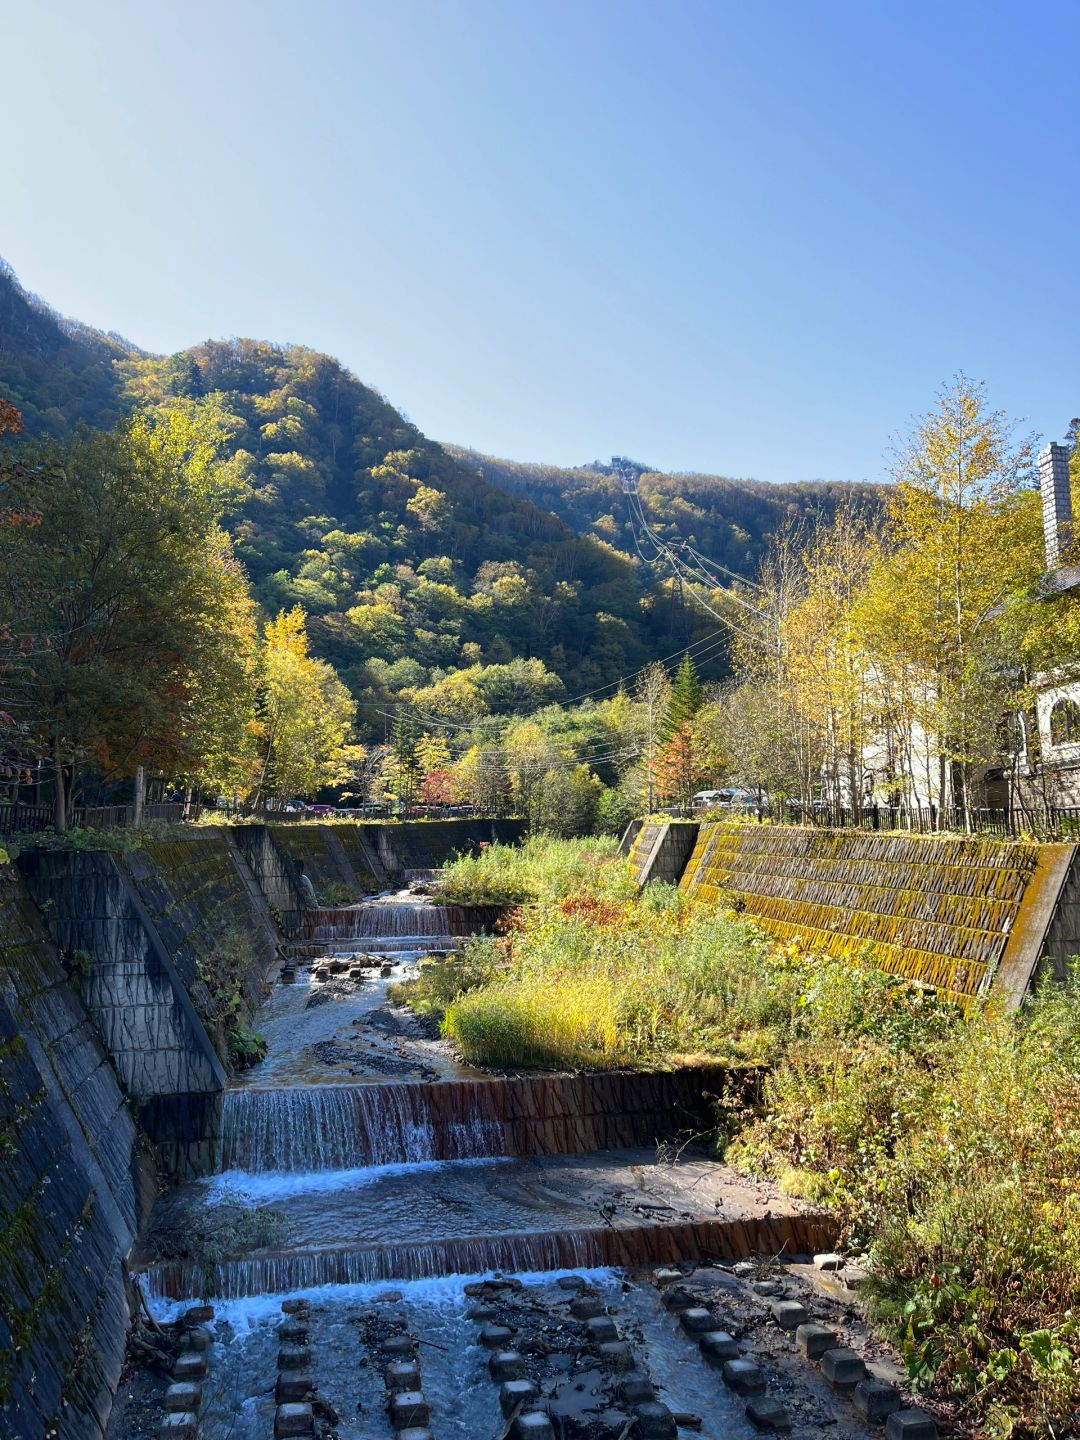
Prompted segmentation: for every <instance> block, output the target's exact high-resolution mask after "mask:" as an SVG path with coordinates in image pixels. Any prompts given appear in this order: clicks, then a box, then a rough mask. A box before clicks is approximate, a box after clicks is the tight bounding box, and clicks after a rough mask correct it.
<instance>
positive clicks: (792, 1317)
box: [769, 1300, 807, 1330]
mask: <svg viewBox="0 0 1080 1440" xmlns="http://www.w3.org/2000/svg"><path fill="white" fill-rule="evenodd" d="M769 1309H770V1310H771V1311H772V1317H773V1319H774V1320H775V1321H776V1323H777V1325H779V1326H780V1329H781V1330H797V1329H798V1328H799V1326H800V1325H805V1324H806V1320H807V1315H806V1306H805V1305H800V1304H799V1302H798V1300H774V1301H773V1303H772V1304H771V1305H770V1306H769Z"/></svg>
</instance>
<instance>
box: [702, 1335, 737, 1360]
mask: <svg viewBox="0 0 1080 1440" xmlns="http://www.w3.org/2000/svg"><path fill="white" fill-rule="evenodd" d="M698 1344H699V1345H700V1346H701V1353H702V1355H704V1357H705V1359H706V1360H707V1361H708V1363H709V1364H710V1365H714V1366H715V1367H716V1368H717V1369H718V1370H719V1368H720V1366H721V1365H723V1363H724V1361H725V1360H736V1359H738V1355H739V1342H738V1341H737V1340H736V1339H735V1337H734V1336H733V1335H729V1334H728V1333H727V1331H726V1330H706V1332H705V1334H704V1335H699V1336H698Z"/></svg>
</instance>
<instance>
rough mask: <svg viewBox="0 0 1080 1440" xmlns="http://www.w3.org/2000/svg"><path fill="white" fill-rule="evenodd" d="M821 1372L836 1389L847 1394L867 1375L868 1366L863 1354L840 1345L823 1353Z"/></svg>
mask: <svg viewBox="0 0 1080 1440" xmlns="http://www.w3.org/2000/svg"><path fill="white" fill-rule="evenodd" d="M821 1373H822V1375H823V1376H824V1377H825V1379H826V1380H827V1381H828V1382H829V1384H830V1385H831V1386H832V1387H833V1389H834V1390H839V1391H840V1392H841V1393H842V1394H847V1393H849V1392H850V1391H852V1390H854V1389H855V1386H856V1385H857V1384H858V1383H859V1381H860V1380H861V1379H862V1378H863V1377H864V1376H865V1374H866V1366H865V1364H864V1363H863V1358H862V1356H861V1355H857V1354H856V1353H855V1351H854V1350H848V1349H847V1348H846V1347H845V1346H843V1345H840V1346H838V1347H837V1348H836V1349H835V1350H826V1351H825V1353H824V1355H822V1357H821Z"/></svg>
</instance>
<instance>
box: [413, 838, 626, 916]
mask: <svg viewBox="0 0 1080 1440" xmlns="http://www.w3.org/2000/svg"><path fill="white" fill-rule="evenodd" d="M618 848H619V842H618V840H616V839H615V838H614V837H613V836H610V835H601V836H594V837H591V838H589V839H587V840H559V839H556V838H555V837H554V836H552V835H534V836H533V837H532V838H531V839H528V840H526V841H525V843H524V844H523V845H498V844H496V845H489V846H487V847H486V848H485V849H483V850H482V851H481V852H480V854H479V855H461V856H459V857H458V858H457V859H456V860H453V861H451V862H450V864H449V865H447V866H446V867H445V868H444V869H443V870H442V872H441V875H440V878H439V884H438V890H437V894H438V898H439V899H440V900H442V901H444V902H445V903H446V904H456V905H498V904H521V903H523V902H526V901H538V900H557V899H560V898H562V897H563V896H564V895H573V894H577V893H583V892H588V893H589V894H598V895H599V894H604V895H609V896H610V898H612V899H615V898H619V899H630V898H631V896H632V895H633V894H634V893H635V890H634V882H633V878H632V876H631V875H630V870H629V867H628V866H627V865H626V863H625V862H624V861H622V860H620V859H619V855H618Z"/></svg>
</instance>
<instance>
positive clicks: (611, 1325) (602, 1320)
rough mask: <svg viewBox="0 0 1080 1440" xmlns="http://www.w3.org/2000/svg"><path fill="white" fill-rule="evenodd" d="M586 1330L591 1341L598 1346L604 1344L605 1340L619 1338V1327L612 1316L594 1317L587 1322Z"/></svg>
mask: <svg viewBox="0 0 1080 1440" xmlns="http://www.w3.org/2000/svg"><path fill="white" fill-rule="evenodd" d="M585 1329H586V1330H587V1331H588V1334H589V1339H590V1340H591V1341H592V1342H593V1343H594V1344H596V1345H601V1344H603V1343H604V1341H605V1340H617V1339H618V1338H619V1327H618V1326H617V1325H616V1324H615V1321H614V1320H612V1318H611V1316H610V1315H594V1316H593V1317H592V1319H591V1320H586V1321H585Z"/></svg>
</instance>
